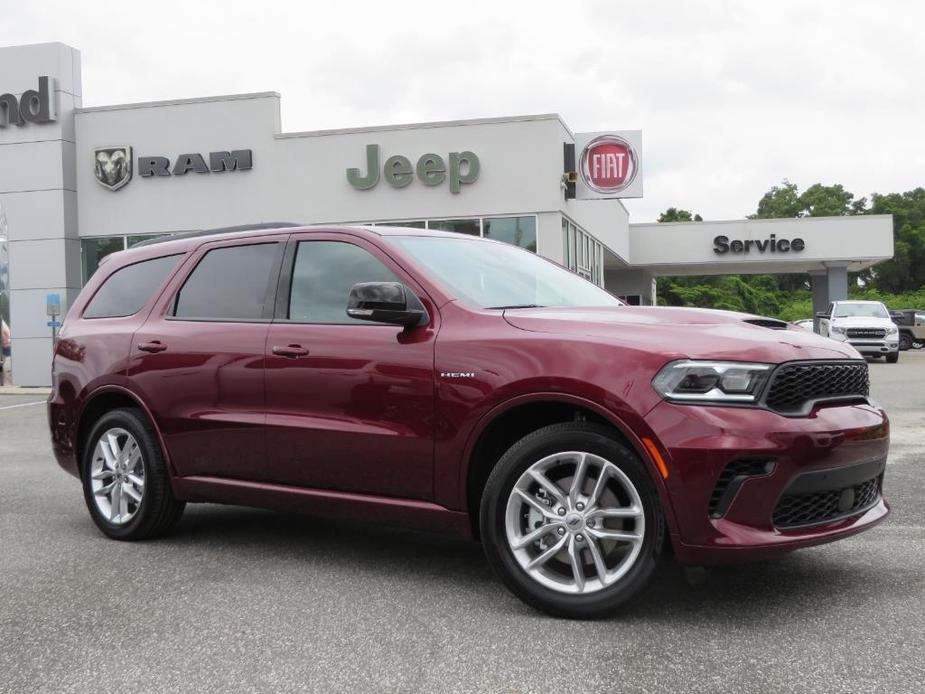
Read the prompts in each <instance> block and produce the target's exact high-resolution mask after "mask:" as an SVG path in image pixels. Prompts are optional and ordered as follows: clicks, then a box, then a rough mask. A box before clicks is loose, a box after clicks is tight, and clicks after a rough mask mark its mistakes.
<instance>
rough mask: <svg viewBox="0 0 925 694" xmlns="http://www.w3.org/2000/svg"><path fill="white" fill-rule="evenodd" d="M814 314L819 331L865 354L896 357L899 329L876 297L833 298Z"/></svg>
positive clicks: (897, 357) (897, 356) (896, 359)
mask: <svg viewBox="0 0 925 694" xmlns="http://www.w3.org/2000/svg"><path fill="white" fill-rule="evenodd" d="M816 317H817V318H818V319H819V334H820V335H823V336H825V337H830V338H832V339H833V340H838V341H839V342H847V343H848V344H850V345H851V346H852V347H854V348H855V349H856V350H857V351H858V352H860V353H861V354H863V355H865V356H869V357H879V356H882V357H884V358H885V359H886V360H887V361H888V362H889V363H890V364H895V363H896V362H897V361H899V329H898V328H897V327H896V324H895V323H893V321H892V319H891V318H890V312H889V311H887V310H886V306H884V305H883V304H881V303H880V302H879V301H836V302H834V303H831V304H829V308H828V311H826V312H825V313H819V314H817V315H816Z"/></svg>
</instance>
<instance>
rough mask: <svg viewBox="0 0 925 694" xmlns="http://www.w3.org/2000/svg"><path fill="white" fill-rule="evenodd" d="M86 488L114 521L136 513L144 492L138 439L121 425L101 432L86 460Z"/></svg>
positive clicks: (110, 520) (126, 518)
mask: <svg viewBox="0 0 925 694" xmlns="http://www.w3.org/2000/svg"><path fill="white" fill-rule="evenodd" d="M90 491H91V492H93V500H94V501H95V502H96V508H97V509H98V510H99V512H100V513H101V514H103V517H104V518H106V519H107V520H108V521H109V522H110V523H113V524H115V525H125V524H126V523H128V522H129V521H130V520H132V518H133V517H134V516H135V514H136V513H138V509H139V508H141V500H142V499H143V498H144V493H145V467H144V461H143V459H142V456H141V448H140V447H139V446H138V441H136V440H135V437H134V436H132V435H131V434H130V433H129V432H128V431H126V430H125V429H121V428H119V427H113V428H112V429H108V430H106V431H105V432H103V435H102V436H100V438H99V440H98V441H97V442H96V447H95V448H94V449H93V458H92V460H91V461H90Z"/></svg>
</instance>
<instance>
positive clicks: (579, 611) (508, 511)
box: [481, 422, 664, 618]
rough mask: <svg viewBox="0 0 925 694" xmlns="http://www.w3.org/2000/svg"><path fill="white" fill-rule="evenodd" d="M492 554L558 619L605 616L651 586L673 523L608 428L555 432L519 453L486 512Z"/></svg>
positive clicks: (491, 490)
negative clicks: (668, 522)
mask: <svg viewBox="0 0 925 694" xmlns="http://www.w3.org/2000/svg"><path fill="white" fill-rule="evenodd" d="M481 530H482V539H483V544H484V548H485V553H486V555H487V556H488V560H489V562H490V563H491V565H492V567H493V568H494V569H495V571H496V572H497V573H498V574H499V575H500V577H501V579H502V580H503V581H504V583H505V584H506V585H507V587H508V588H510V590H511V591H512V592H513V593H514V594H515V595H517V596H518V597H519V598H521V599H522V600H524V601H525V602H526V603H528V604H530V605H532V606H533V607H536V608H538V609H540V610H543V611H544V612H548V613H549V614H553V615H557V616H562V617H572V618H591V617H599V616H603V615H606V614H608V613H610V612H613V611H614V610H616V609H617V608H618V607H619V606H620V605H622V604H623V603H625V602H626V601H627V600H630V599H631V598H632V597H633V596H635V595H636V594H637V593H638V592H639V591H640V590H641V589H642V588H643V587H645V586H646V584H647V583H648V582H649V579H650V578H651V575H652V572H653V569H654V568H655V564H656V558H657V555H658V552H659V550H660V548H661V544H662V540H663V536H664V521H663V519H662V515H661V513H660V509H659V507H658V501H657V497H656V493H655V490H654V488H653V485H652V482H651V480H650V479H649V475H648V472H647V471H646V469H645V468H644V466H643V464H642V462H641V461H640V460H639V459H638V458H637V457H636V455H635V454H634V453H633V452H632V451H630V450H629V449H628V448H627V447H626V446H624V445H623V444H621V443H620V442H618V441H617V440H615V439H614V438H613V436H612V432H610V431H609V430H608V429H607V428H606V427H602V426H599V425H594V424H588V423H583V422H573V423H568V424H554V425H551V426H548V427H545V428H543V429H540V430H539V431H536V432H534V433H532V434H530V435H528V436H526V437H525V438H523V439H522V440H521V441H519V442H518V443H517V444H515V445H514V446H513V447H512V448H511V449H510V450H509V451H508V452H507V453H506V454H505V455H504V456H503V457H502V458H501V460H500V461H499V462H498V464H497V466H496V467H495V469H494V470H493V471H492V474H491V476H490V477H489V479H488V482H487V485H486V488H485V493H484V495H483V497H482V504H481Z"/></svg>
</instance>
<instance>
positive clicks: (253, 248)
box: [173, 242, 280, 320]
mask: <svg viewBox="0 0 925 694" xmlns="http://www.w3.org/2000/svg"><path fill="white" fill-rule="evenodd" d="M279 250H280V244H278V243H275V242H274V243H262V244H253V245H249V246H230V247H227V248H216V249H214V250H211V251H209V252H208V253H206V254H205V255H204V256H203V257H202V260H200V261H199V264H197V265H196V269H195V270H193V272H192V274H191V275H190V276H189V277H188V278H187V280H186V282H185V283H184V284H183V287H182V288H181V289H180V292H179V293H178V294H177V299H176V303H175V305H174V313H173V315H174V317H176V318H195V319H204V320H210V319H211V320H257V319H260V318H264V317H265V316H264V309H265V307H266V306H267V301H268V289H269V288H270V282H271V279H272V283H273V289H274V291H275V288H276V272H275V269H276V267H277V266H276V259H277V256H278V255H279ZM271 276H272V277H271ZM271 296H272V295H271Z"/></svg>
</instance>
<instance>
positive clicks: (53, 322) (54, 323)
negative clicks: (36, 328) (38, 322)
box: [45, 320, 61, 328]
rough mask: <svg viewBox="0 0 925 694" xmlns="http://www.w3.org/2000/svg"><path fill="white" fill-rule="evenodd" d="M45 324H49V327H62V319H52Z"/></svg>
mask: <svg viewBox="0 0 925 694" xmlns="http://www.w3.org/2000/svg"><path fill="white" fill-rule="evenodd" d="M45 325H47V326H48V327H49V328H60V327H61V321H56V320H50V321H48V322H47V323H46V324H45Z"/></svg>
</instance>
